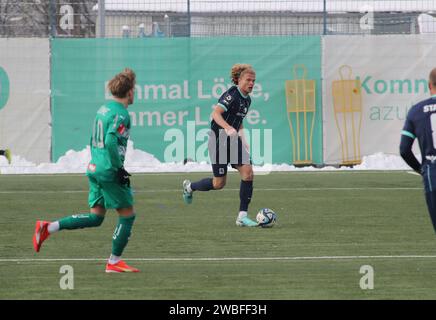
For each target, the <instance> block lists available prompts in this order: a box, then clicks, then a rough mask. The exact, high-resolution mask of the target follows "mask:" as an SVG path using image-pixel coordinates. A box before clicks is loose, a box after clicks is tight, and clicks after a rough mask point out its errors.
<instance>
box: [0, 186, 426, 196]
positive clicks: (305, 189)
mask: <svg viewBox="0 0 436 320" xmlns="http://www.w3.org/2000/svg"><path fill="white" fill-rule="evenodd" d="M255 190H257V191H324V190H334V191H339V190H394V191H397V190H422V188H421V187H419V188H417V187H413V188H412V187H393V188H388V187H387V188H383V187H376V188H373V187H368V188H358V187H356V188H339V187H337V188H328V187H327V188H256V189H255ZM133 191H134V193H158V192H181V191H182V189H181V188H180V189H161V190H133ZM225 191H232V192H233V191H239V189H236V188H234V189H232V188H227V189H223V190H220V192H225ZM19 193H35V194H48V193H88V190H59V191H55V190H15V191H0V194H19Z"/></svg>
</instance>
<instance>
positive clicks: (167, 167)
mask: <svg viewBox="0 0 436 320" xmlns="http://www.w3.org/2000/svg"><path fill="white" fill-rule="evenodd" d="M90 159H91V156H90V149H89V146H88V147H87V148H86V149H83V150H81V151H73V150H69V151H68V152H67V153H66V154H65V155H64V156H62V157H60V158H59V160H58V161H57V162H56V163H41V164H35V163H32V162H29V161H27V160H26V159H24V158H22V157H20V156H19V155H12V163H11V164H8V162H7V160H6V158H5V157H0V173H1V174H51V173H85V171H86V166H87V164H88V162H89V160H90ZM418 159H419V158H418ZM124 165H125V168H126V170H127V171H129V172H210V171H211V167H210V165H209V164H208V163H206V162H202V163H195V162H187V163H186V164H183V163H162V162H160V161H159V160H158V159H156V158H155V157H154V156H153V155H151V154H149V153H147V152H144V151H141V150H138V149H134V147H133V143H132V142H131V141H129V143H128V146H127V153H126V161H125V163H124ZM335 170H336V171H338V170H410V168H409V167H408V166H407V164H406V163H405V162H404V161H403V159H401V157H400V156H398V155H386V154H383V153H376V154H373V155H370V156H365V157H363V159H362V164H360V165H356V166H354V167H353V168H350V167H341V168H337V167H334V166H325V167H322V168H315V167H303V168H296V167H295V166H293V165H289V164H274V165H264V166H262V167H258V166H255V167H254V171H255V174H267V173H269V172H271V171H335ZM229 171H235V170H234V169H231V168H230V167H229Z"/></svg>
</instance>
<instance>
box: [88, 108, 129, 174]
mask: <svg viewBox="0 0 436 320" xmlns="http://www.w3.org/2000/svg"><path fill="white" fill-rule="evenodd" d="M129 133H130V115H129V113H128V112H127V109H126V108H125V107H124V105H123V104H121V103H119V102H116V101H111V102H109V103H107V104H106V105H103V106H101V107H100V109H98V111H97V115H96V117H95V121H94V127H93V130H92V136H91V141H90V146H91V162H90V163H89V165H88V169H87V172H86V174H87V175H88V176H97V177H98V178H99V179H100V180H102V181H115V180H116V172H117V170H118V169H119V168H121V167H122V166H123V165H124V158H125V156H126V150H127V140H129Z"/></svg>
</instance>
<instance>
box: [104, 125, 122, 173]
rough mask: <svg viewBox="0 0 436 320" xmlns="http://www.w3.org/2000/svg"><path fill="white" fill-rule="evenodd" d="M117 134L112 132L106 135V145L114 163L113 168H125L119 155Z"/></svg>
mask: <svg viewBox="0 0 436 320" xmlns="http://www.w3.org/2000/svg"><path fill="white" fill-rule="evenodd" d="M117 140H118V139H117V137H116V135H115V133H113V132H111V133H108V134H107V135H106V139H105V141H104V144H105V146H106V148H107V150H108V152H109V158H110V161H111V163H112V167H113V168H116V169H118V168H121V167H122V166H123V164H122V162H121V158H120V154H119V153H118V141H117Z"/></svg>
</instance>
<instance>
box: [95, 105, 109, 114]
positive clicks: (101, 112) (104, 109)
mask: <svg viewBox="0 0 436 320" xmlns="http://www.w3.org/2000/svg"><path fill="white" fill-rule="evenodd" d="M108 111H109V109H108V108H107V107H106V106H105V105H103V106H101V107H100V109H98V111H97V113H98V114H102V115H104V116H105V115H106V113H107V112H108Z"/></svg>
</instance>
